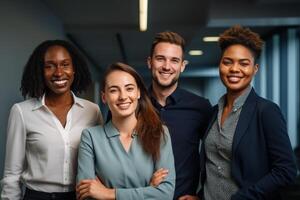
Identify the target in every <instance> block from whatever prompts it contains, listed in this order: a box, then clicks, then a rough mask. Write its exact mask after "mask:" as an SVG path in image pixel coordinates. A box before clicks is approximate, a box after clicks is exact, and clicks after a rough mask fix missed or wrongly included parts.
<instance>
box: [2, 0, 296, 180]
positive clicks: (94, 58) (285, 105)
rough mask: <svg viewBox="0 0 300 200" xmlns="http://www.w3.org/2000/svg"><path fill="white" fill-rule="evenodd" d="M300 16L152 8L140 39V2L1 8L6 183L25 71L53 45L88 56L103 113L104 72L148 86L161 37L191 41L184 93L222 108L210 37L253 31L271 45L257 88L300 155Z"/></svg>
mask: <svg viewBox="0 0 300 200" xmlns="http://www.w3.org/2000/svg"><path fill="white" fill-rule="evenodd" d="M299 10H300V1H299V0H206V1H204V0H185V1H182V0H172V1H171V0H149V1H148V15H147V16H148V23H147V30H146V31H140V28H139V0H109V1H104V0H26V1H23V0H0V89H1V90H0V91H1V95H0V103H1V104H0V105H1V106H0V122H1V123H0V178H2V176H3V166H4V154H5V143H6V125H7V119H8V115H9V110H10V107H11V106H12V105H13V104H14V103H16V102H19V101H22V100H23V98H22V96H21V93H20V91H19V87H20V80H21V75H22V71H23V67H24V65H25V63H26V61H27V59H28V57H29V56H30V54H31V53H32V51H33V49H34V48H35V47H36V46H37V45H38V44H39V43H40V42H42V41H44V40H48V39H66V40H69V41H71V42H73V44H75V45H76V46H77V47H78V48H79V49H80V50H81V52H82V53H83V54H84V55H85V57H86V59H87V60H88V61H89V64H90V69H91V71H92V75H93V80H94V82H93V85H92V86H91V88H90V90H89V92H88V93H87V94H84V97H85V98H88V99H90V100H92V101H95V102H97V103H98V104H99V105H100V106H101V107H102V108H103V105H101V102H100V99H99V80H100V79H101V74H102V72H103V70H105V68H106V67H107V66H108V65H109V64H111V63H113V62H116V61H121V62H125V63H127V64H129V65H131V66H133V67H135V68H136V69H137V70H138V71H139V72H140V73H141V74H142V76H143V77H144V78H145V81H146V83H147V84H148V85H149V83H150V81H151V79H150V73H149V71H148V68H147V65H146V59H147V56H148V55H149V50H150V45H151V41H152V39H153V37H154V36H155V33H157V32H161V31H164V30H172V31H175V32H178V33H180V34H181V35H182V36H183V37H184V38H185V39H186V42H187V49H186V56H185V58H186V60H187V61H188V62H189V64H188V65H187V68H186V70H185V72H184V73H183V74H182V76H181V79H180V85H181V87H184V88H186V89H188V90H190V91H192V92H195V93H197V94H199V95H202V96H204V97H206V98H208V99H209V100H210V101H211V103H212V104H215V103H216V102H217V100H218V98H219V97H220V96H221V95H222V94H223V93H224V92H225V90H224V87H223V86H222V84H221V82H220V81H219V78H218V60H219V57H220V51H219V48H218V44H217V42H216V41H210V42H209V41H204V37H209V36H214V37H215V36H218V35H219V34H220V33H221V32H223V31H224V30H225V29H226V28H228V27H230V26H232V25H234V24H240V25H243V26H247V27H249V28H251V29H252V30H254V31H256V32H258V33H259V34H260V35H261V36H262V38H263V39H264V40H265V46H264V51H263V56H262V58H261V59H260V61H259V62H260V69H259V73H258V74H257V75H256V78H255V80H254V81H253V85H254V87H255V89H256V91H257V92H258V93H259V94H260V95H261V96H263V97H266V98H268V99H270V100H273V101H274V102H276V103H277V104H278V105H279V106H280V107H281V109H282V111H283V113H284V116H285V118H286V120H287V125H288V131H289V136H290V139H291V142H292V146H293V148H296V147H297V145H299V141H300V131H299V130H300V122H299V113H300V112H299V111H300V103H299V93H300V86H299V85H300V84H299V78H298V77H300V72H299V71H300V70H299V56H300V50H299V45H300V40H299V38H300V12H299ZM193 50H196V51H193ZM193 54H196V55H193ZM103 110H104V108H103ZM15 148H18V147H15Z"/></svg>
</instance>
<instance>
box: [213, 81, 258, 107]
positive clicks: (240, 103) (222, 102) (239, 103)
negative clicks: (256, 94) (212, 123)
mask: <svg viewBox="0 0 300 200" xmlns="http://www.w3.org/2000/svg"><path fill="white" fill-rule="evenodd" d="M251 89H252V86H251V85H249V86H248V87H247V88H246V90H245V92H244V93H243V94H242V95H240V96H239V97H238V98H236V99H235V100H234V102H233V108H232V111H233V112H236V111H237V110H238V109H240V108H241V107H242V106H243V105H244V103H245V101H246V99H247V97H248V95H249V94H250V92H251ZM225 100H226V94H224V95H223V96H222V97H221V98H220V100H219V102H218V107H219V109H220V108H224V105H225Z"/></svg>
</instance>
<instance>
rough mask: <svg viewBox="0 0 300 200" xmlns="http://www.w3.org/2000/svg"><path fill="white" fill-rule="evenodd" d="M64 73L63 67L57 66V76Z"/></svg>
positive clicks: (55, 73)
mask: <svg viewBox="0 0 300 200" xmlns="http://www.w3.org/2000/svg"><path fill="white" fill-rule="evenodd" d="M62 74H63V68H62V67H61V66H57V67H56V68H55V71H54V75H55V76H61V75H62Z"/></svg>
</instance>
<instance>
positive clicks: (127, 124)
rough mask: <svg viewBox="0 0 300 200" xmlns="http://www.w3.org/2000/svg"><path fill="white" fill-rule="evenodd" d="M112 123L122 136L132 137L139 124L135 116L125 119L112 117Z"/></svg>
mask: <svg viewBox="0 0 300 200" xmlns="http://www.w3.org/2000/svg"><path fill="white" fill-rule="evenodd" d="M112 123H113V124H114V126H115V127H116V128H117V129H118V131H119V132H120V135H128V136H130V137H131V134H132V133H133V131H134V129H135V127H136V124H137V118H136V117H135V115H133V116H130V117H125V118H123V117H114V116H112Z"/></svg>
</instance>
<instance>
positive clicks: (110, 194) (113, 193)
mask: <svg viewBox="0 0 300 200" xmlns="http://www.w3.org/2000/svg"><path fill="white" fill-rule="evenodd" d="M106 199H109V200H115V199H116V189H114V188H113V189H107V198H106Z"/></svg>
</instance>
